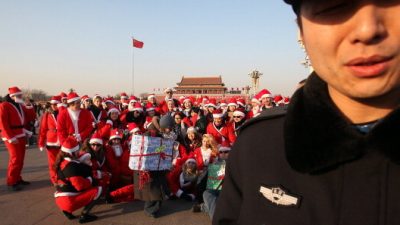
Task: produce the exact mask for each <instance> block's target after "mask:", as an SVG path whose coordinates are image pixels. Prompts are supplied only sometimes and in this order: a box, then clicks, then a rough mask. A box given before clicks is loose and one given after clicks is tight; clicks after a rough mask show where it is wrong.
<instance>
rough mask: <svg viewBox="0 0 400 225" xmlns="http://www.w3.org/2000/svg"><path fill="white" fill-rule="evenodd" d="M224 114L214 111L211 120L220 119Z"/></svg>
mask: <svg viewBox="0 0 400 225" xmlns="http://www.w3.org/2000/svg"><path fill="white" fill-rule="evenodd" d="M223 116H224V114H223V113H222V110H221V109H216V110H214V111H213V118H222V117H223Z"/></svg>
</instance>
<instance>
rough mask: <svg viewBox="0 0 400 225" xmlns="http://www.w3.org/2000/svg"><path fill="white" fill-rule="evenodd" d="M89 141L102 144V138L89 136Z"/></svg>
mask: <svg viewBox="0 0 400 225" xmlns="http://www.w3.org/2000/svg"><path fill="white" fill-rule="evenodd" d="M89 143H90V144H93V143H99V144H103V139H101V138H90V141H89Z"/></svg>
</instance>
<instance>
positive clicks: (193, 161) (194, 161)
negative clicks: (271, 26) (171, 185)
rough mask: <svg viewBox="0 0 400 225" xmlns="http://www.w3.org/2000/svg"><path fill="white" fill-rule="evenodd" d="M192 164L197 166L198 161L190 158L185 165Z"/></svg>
mask: <svg viewBox="0 0 400 225" xmlns="http://www.w3.org/2000/svg"><path fill="white" fill-rule="evenodd" d="M190 162H192V163H195V164H197V161H196V160H195V159H194V158H188V159H186V161H185V164H188V163H190Z"/></svg>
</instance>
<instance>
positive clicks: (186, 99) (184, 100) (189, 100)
mask: <svg viewBox="0 0 400 225" xmlns="http://www.w3.org/2000/svg"><path fill="white" fill-rule="evenodd" d="M185 102H190V103H192V99H190V98H188V97H186V98H184V99H183V102H182V103H183V104H185Z"/></svg>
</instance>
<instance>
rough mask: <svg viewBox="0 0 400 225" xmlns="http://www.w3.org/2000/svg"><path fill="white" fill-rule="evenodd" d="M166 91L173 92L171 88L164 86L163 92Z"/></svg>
mask: <svg viewBox="0 0 400 225" xmlns="http://www.w3.org/2000/svg"><path fill="white" fill-rule="evenodd" d="M167 92H173V90H172V88H169V87H168V88H165V89H164V93H165V94H166V93H167Z"/></svg>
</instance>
